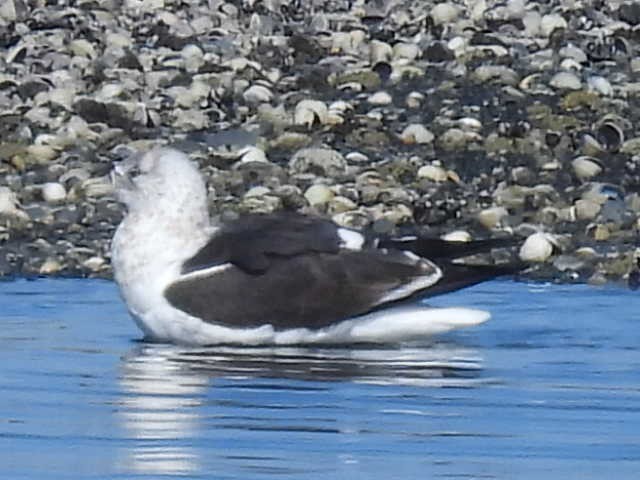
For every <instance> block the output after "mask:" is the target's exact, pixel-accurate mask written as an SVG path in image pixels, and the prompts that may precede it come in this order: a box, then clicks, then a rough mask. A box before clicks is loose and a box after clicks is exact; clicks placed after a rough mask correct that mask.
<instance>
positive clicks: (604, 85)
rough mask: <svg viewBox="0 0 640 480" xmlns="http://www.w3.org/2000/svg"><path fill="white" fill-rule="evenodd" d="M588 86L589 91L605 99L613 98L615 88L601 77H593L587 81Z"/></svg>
mask: <svg viewBox="0 0 640 480" xmlns="http://www.w3.org/2000/svg"><path fill="white" fill-rule="evenodd" d="M587 85H588V87H589V90H590V91H592V92H597V93H599V94H600V95H603V96H605V97H612V96H613V87H612V86H611V83H610V82H609V80H607V79H606V78H604V77H601V76H599V75H592V76H591V77H589V78H588V79H587Z"/></svg>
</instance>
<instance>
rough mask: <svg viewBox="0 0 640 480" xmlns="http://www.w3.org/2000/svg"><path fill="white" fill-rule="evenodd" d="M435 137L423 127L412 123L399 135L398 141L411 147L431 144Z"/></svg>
mask: <svg viewBox="0 0 640 480" xmlns="http://www.w3.org/2000/svg"><path fill="white" fill-rule="evenodd" d="M434 138H435V136H434V135H433V133H431V131H430V130H428V129H427V128H426V127H425V126H424V125H421V124H419V123H412V124H411V125H408V126H407V127H406V128H405V129H404V130H403V131H402V133H401V134H400V139H401V140H402V142H403V143H406V144H407V145H411V144H414V143H417V144H423V143H431V142H433V139H434Z"/></svg>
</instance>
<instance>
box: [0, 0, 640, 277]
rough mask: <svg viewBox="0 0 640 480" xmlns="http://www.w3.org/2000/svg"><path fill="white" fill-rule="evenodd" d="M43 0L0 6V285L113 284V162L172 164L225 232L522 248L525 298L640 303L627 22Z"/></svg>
mask: <svg viewBox="0 0 640 480" xmlns="http://www.w3.org/2000/svg"><path fill="white" fill-rule="evenodd" d="M54 3H55V5H47V4H46V2H44V1H42V0H34V1H28V0H7V1H5V2H3V3H2V5H1V6H0V276H15V275H26V276H33V275H65V276H99V277H110V275H111V268H110V264H109V242H110V239H111V237H112V235H113V232H114V229H115V227H116V225H117V224H118V222H119V221H120V219H121V217H122V207H121V206H120V205H119V204H118V203H117V202H116V201H115V199H114V198H113V195H112V188H111V184H110V181H109V172H110V170H111V168H112V164H113V162H114V161H117V160H119V159H122V158H124V157H126V156H128V155H130V154H131V153H132V152H136V151H140V150H145V149H148V148H150V147H152V146H154V145H158V144H170V145H173V146H175V147H177V148H180V149H182V150H184V151H186V152H188V153H189V154H190V155H191V156H192V158H194V159H195V160H197V161H198V162H199V164H200V166H201V169H202V171H203V172H205V173H206V175H207V178H208V187H209V190H210V200H211V210H212V213H213V214H214V215H218V216H220V217H221V218H222V219H224V218H232V217H234V216H237V215H239V214H242V213H244V212H270V211H274V210H278V209H296V210H301V211H304V212H308V213H313V214H318V215H323V216H328V217H331V218H333V220H335V221H336V222H338V223H340V224H342V225H345V226H349V227H356V228H373V229H375V230H377V231H381V232H396V233H403V232H406V231H410V230H415V229H419V230H421V231H423V232H425V233H427V234H429V235H432V236H443V237H446V238H454V239H462V240H464V239H468V238H488V237H496V236H499V237H503V236H519V237H522V241H523V245H524V246H523V248H522V249H521V250H518V249H516V251H515V252H514V254H515V255H520V256H521V258H524V259H525V260H527V261H529V262H531V265H532V266H531V268H530V269H529V270H528V271H527V272H526V273H525V274H524V276H525V277H527V278H534V279H541V280H553V281H562V282H590V283H595V284H600V283H604V282H607V281H619V282H621V281H624V282H628V283H629V284H630V285H632V286H634V285H636V286H637V284H638V283H639V281H638V278H639V273H638V262H639V260H638V259H639V257H640V253H639V252H640V234H639V229H640V194H639V192H640V118H639V117H640V56H639V55H638V53H639V51H640V4H638V3H636V2H622V1H615V0H613V1H609V2H600V1H588V0H585V1H568V2H567V1H559V0H554V1H550V2H546V1H545V2H534V1H530V2H527V1H525V0H509V1H506V2H504V1H492V0H466V1H456V2H454V1H451V2H434V1H401V0H398V1H394V0H388V1H384V0H382V1H375V2H363V1H346V0H345V1H341V0H337V1H330V0H310V1H286V0H272V1H269V0H264V1H260V0H255V1H250V0H247V1H234V2H223V1H216V0H209V1H196V0H193V1H192V0H185V1H180V2H173V1H163V0H142V1H135V0H125V1H116V0H112V1H108V0H107V1H100V2H97V1H92V0H86V1H82V0H79V1H67V2H54ZM501 255H502V254H500V253H499V252H498V253H497V254H496V260H497V261H500V260H504V258H502V256H501Z"/></svg>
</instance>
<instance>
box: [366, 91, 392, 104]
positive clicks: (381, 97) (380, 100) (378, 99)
mask: <svg viewBox="0 0 640 480" xmlns="http://www.w3.org/2000/svg"><path fill="white" fill-rule="evenodd" d="M367 102H369V103H370V104H371V105H390V104H391V103H392V102H393V98H392V97H391V95H389V93H387V92H385V91H380V92H376V93H374V94H372V95H370V96H369V98H367Z"/></svg>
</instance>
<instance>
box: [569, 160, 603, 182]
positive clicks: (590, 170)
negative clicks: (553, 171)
mask: <svg viewBox="0 0 640 480" xmlns="http://www.w3.org/2000/svg"><path fill="white" fill-rule="evenodd" d="M571 166H572V167H573V171H574V172H575V174H576V177H578V178H579V179H580V180H582V181H586V180H590V179H592V178H593V177H595V176H597V175H598V174H600V172H602V167H601V166H600V164H599V163H598V162H597V160H596V159H595V158H594V157H589V156H584V155H583V156H580V157H578V158H576V159H574V160H573V161H572V162H571Z"/></svg>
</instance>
